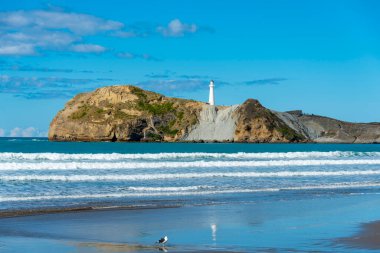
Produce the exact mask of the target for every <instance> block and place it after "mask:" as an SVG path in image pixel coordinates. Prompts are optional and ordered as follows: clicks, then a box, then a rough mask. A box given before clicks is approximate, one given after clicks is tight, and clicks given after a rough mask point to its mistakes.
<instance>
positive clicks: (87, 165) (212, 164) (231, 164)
mask: <svg viewBox="0 0 380 253" xmlns="http://www.w3.org/2000/svg"><path fill="white" fill-rule="evenodd" d="M325 165H380V159H376V160H375V159H355V160H353V159H349V160H268V161H193V162H64V163H53V162H39V163H27V162H22V163H20V162H3V163H0V171H1V170H3V171H4V170H92V169H102V170H112V169H159V168H172V169H178V168H236V167H288V166H325Z"/></svg>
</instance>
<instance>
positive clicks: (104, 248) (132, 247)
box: [76, 242, 241, 253]
mask: <svg viewBox="0 0 380 253" xmlns="http://www.w3.org/2000/svg"><path fill="white" fill-rule="evenodd" d="M76 246H77V248H78V252H82V250H83V251H85V252H87V251H86V250H87V249H89V248H95V249H96V252H99V253H101V252H178V253H180V252H186V253H192V252H194V253H195V252H200V253H241V252H240V251H239V252H238V251H228V250H217V249H210V250H193V249H188V248H184V247H183V248H182V247H181V248H178V247H173V246H170V247H168V246H154V245H153V246H150V245H139V244H125V243H96V242H83V243H78V244H76Z"/></svg>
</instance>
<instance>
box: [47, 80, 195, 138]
mask: <svg viewBox="0 0 380 253" xmlns="http://www.w3.org/2000/svg"><path fill="white" fill-rule="evenodd" d="M202 106H203V103H201V102H196V101H191V100H185V99H177V98H168V97H164V96H162V95H160V94H157V93H154V92H149V91H145V90H142V89H139V88H137V87H134V86H111V87H104V88H100V89H97V90H95V91H94V92H90V93H83V94H79V95H77V96H75V97H74V98H73V99H71V100H70V101H69V102H68V103H67V104H66V106H65V108H64V109H63V110H62V111H60V112H58V114H57V115H56V117H55V118H54V120H53V121H52V122H51V124H50V129H49V139H50V140H56V141H175V140H178V139H180V138H181V137H182V136H183V135H184V134H185V133H186V132H187V131H188V129H189V128H190V127H191V126H192V125H194V124H196V123H197V119H198V115H199V113H200V111H201V109H202Z"/></svg>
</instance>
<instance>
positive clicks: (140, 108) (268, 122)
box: [49, 85, 380, 143]
mask: <svg viewBox="0 0 380 253" xmlns="http://www.w3.org/2000/svg"><path fill="white" fill-rule="evenodd" d="M49 140H52V141H165V142H175V141H184V142H189V141H190V142H194V141H195V142H202V141H218V142H255V143H263V142H270V143H272V142H279V143H290V142H324V143H380V123H368V124H359V123H349V122H343V121H339V120H335V119H331V118H326V117H321V116H315V115H306V114H303V113H302V111H291V112H276V111H271V110H269V109H267V108H265V107H263V106H262V105H261V104H260V103H259V101H257V100H254V99H248V100H247V101H245V102H244V103H243V104H241V105H235V106H211V105H208V104H206V103H203V102H198V101H194V100H187V99H179V98H170V97H165V96H163V95H161V94H158V93H154V92H150V91H145V90H142V89H140V88H137V87H134V86H130V85H124V86H110V87H103V88H99V89H97V90H95V91H93V92H89V93H82V94H79V95H77V96H75V97H74V98H73V99H71V100H70V101H69V102H67V104H66V106H65V108H64V109H63V110H61V111H60V112H58V114H57V115H56V116H55V118H54V119H53V121H52V122H51V124H50V129H49Z"/></svg>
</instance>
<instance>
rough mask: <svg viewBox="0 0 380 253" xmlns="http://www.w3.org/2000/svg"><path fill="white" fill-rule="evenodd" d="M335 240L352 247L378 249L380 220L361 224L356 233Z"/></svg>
mask: <svg viewBox="0 0 380 253" xmlns="http://www.w3.org/2000/svg"><path fill="white" fill-rule="evenodd" d="M337 242H338V243H341V244H346V245H347V246H349V247H352V248H358V249H371V250H380V221H374V222H370V223H365V224H362V225H361V228H360V230H359V231H358V233H356V234H354V235H352V236H350V237H345V238H340V239H338V240H337Z"/></svg>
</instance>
